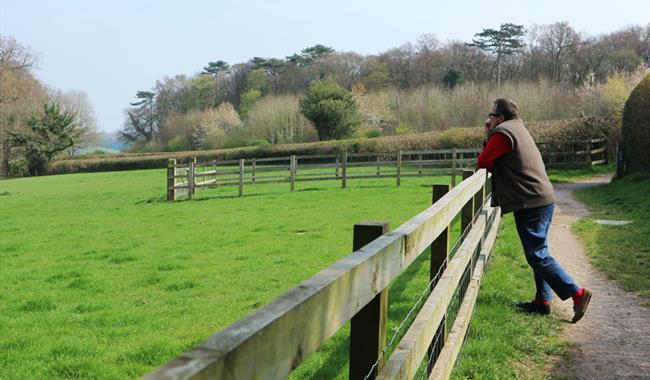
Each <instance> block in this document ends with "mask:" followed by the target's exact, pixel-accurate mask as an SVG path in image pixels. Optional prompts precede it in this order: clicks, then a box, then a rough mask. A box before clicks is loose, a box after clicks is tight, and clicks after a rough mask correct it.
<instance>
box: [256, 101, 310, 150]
mask: <svg viewBox="0 0 650 380" xmlns="http://www.w3.org/2000/svg"><path fill="white" fill-rule="evenodd" d="M299 107H300V100H299V99H298V97H297V96H295V95H283V96H265V97H264V98H262V99H261V100H260V101H258V102H257V103H255V105H253V107H252V108H251V110H250V111H249V113H248V119H247V120H246V123H245V124H246V126H245V127H244V128H245V130H246V132H247V133H248V135H249V136H251V137H252V138H253V139H260V138H262V139H265V140H266V141H267V143H268V144H291V143H300V142H308V141H316V140H317V134H316V130H315V129H314V127H313V126H312V125H311V123H310V122H309V120H307V119H306V118H305V117H304V116H303V115H302V114H301V113H300V110H299ZM247 145H248V144H247Z"/></svg>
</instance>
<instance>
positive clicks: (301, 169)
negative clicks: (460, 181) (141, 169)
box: [167, 149, 480, 201]
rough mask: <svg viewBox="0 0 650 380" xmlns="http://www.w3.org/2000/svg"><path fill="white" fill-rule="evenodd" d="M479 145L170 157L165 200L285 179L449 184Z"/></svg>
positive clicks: (470, 161) (471, 164)
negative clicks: (434, 179) (436, 179)
mask: <svg viewBox="0 0 650 380" xmlns="http://www.w3.org/2000/svg"><path fill="white" fill-rule="evenodd" d="M479 153H480V150H479V149H445V150H423V151H399V152H386V153H347V152H344V153H342V154H340V155H313V156H307V155H302V156H289V157H277V158H261V159H256V158H253V159H246V160H244V159H241V160H228V161H209V162H202V163H197V161H196V158H194V159H192V160H190V162H188V163H187V164H179V163H177V162H176V160H175V159H170V160H169V164H168V168H167V200H170V201H174V200H176V199H178V198H179V196H180V195H181V194H186V195H187V197H188V198H189V199H192V197H193V195H194V194H195V193H196V189H200V188H215V187H222V186H237V188H238V193H239V195H240V196H241V195H243V193H244V186H252V185H258V184H271V183H289V184H290V189H291V191H293V190H295V184H296V182H306V181H331V180H334V181H340V182H341V187H342V188H345V187H347V183H348V181H349V180H356V179H371V178H395V179H396V184H397V186H399V185H400V183H401V180H402V178H405V177H423V176H442V175H445V176H446V175H451V176H452V185H455V183H456V175H458V174H460V171H461V170H462V169H463V168H468V167H474V166H475V163H476V157H478V154H479Z"/></svg>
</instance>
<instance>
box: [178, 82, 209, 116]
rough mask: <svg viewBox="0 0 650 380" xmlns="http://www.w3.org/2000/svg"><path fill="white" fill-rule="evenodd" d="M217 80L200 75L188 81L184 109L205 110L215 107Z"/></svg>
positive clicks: (184, 95) (184, 96)
mask: <svg viewBox="0 0 650 380" xmlns="http://www.w3.org/2000/svg"><path fill="white" fill-rule="evenodd" d="M214 94H215V79H214V77H212V76H209V75H199V76H197V77H196V78H192V79H190V80H188V81H187V90H186V91H185V92H184V94H183V109H184V110H186V111H191V110H203V109H206V108H208V107H212V106H213V105H214Z"/></svg>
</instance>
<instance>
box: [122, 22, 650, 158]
mask: <svg viewBox="0 0 650 380" xmlns="http://www.w3.org/2000/svg"><path fill="white" fill-rule="evenodd" d="M649 38H650V25H648V26H645V27H641V26H630V27H626V28H624V29H621V30H618V31H614V32H611V33H607V34H603V35H598V36H591V35H585V34H582V33H579V32H577V31H576V30H574V29H573V28H572V27H571V26H570V25H569V24H568V23H566V22H558V23H554V24H551V25H534V26H531V27H529V28H524V27H523V26H522V25H516V24H502V25H501V26H500V27H499V28H498V29H484V30H483V31H480V32H477V33H476V35H475V38H474V39H473V40H472V41H449V42H441V41H439V40H438V39H437V38H436V36H435V35H433V34H426V35H423V36H420V38H418V39H417V41H416V42H415V43H410V42H409V43H406V44H404V45H402V46H399V47H395V48H392V49H389V50H387V51H385V52H383V53H380V54H376V55H366V56H364V55H360V54H357V53H354V52H339V51H337V50H336V49H335V48H334V47H329V46H324V45H314V46H311V47H306V48H305V49H303V50H301V51H300V52H296V53H295V54H293V55H291V56H287V57H253V58H251V59H250V60H249V61H247V62H242V63H228V62H226V61H224V60H219V57H215V61H211V62H208V63H207V64H205V65H204V66H203V67H202V69H201V66H199V67H197V73H196V74H195V75H193V76H187V75H183V74H179V75H176V76H173V77H164V78H161V79H160V80H158V81H157V82H156V83H155V84H154V86H153V87H152V88H151V89H148V90H143V91H139V92H138V93H137V95H136V99H135V101H134V102H132V103H130V105H131V107H130V108H129V109H127V110H126V121H125V125H124V129H123V131H122V137H123V138H124V140H125V141H127V142H128V143H130V144H131V149H132V150H135V151H157V150H172V151H177V150H194V149H214V148H221V147H234V146H243V145H267V144H277V143H295V142H307V141H314V140H317V139H319V137H321V139H322V137H323V136H328V135H327V134H324V135H323V134H322V133H319V132H317V131H316V130H315V129H314V123H313V120H309V119H308V118H306V117H305V116H306V114H305V112H301V99H303V98H304V96H305V95H307V94H308V93H309V91H310V89H312V88H313V86H314V85H315V84H316V83H319V82H323V81H327V82H328V83H327V86H329V87H331V82H334V84H336V85H337V86H339V87H341V88H342V89H344V90H345V91H348V92H350V93H351V94H352V96H353V98H354V101H355V103H356V105H357V111H358V115H359V119H358V122H357V123H352V125H351V127H350V128H349V130H348V131H347V133H346V134H345V136H346V137H349V136H359V137H375V136H379V135H390V134H403V133H410V132H418V131H428V130H436V129H446V128H449V127H454V126H472V125H480V123H481V122H482V120H483V118H484V116H485V115H483V113H484V112H485V109H486V107H488V105H489V102H490V100H491V99H493V98H494V97H495V96H497V95H498V96H509V97H512V98H514V99H515V100H517V101H518V102H519V103H520V108H522V110H523V113H524V115H525V116H526V117H527V118H528V119H532V120H547V119H558V118H565V117H574V116H579V115H586V116H592V115H593V116H598V115H609V116H611V115H612V113H617V112H618V113H620V109H621V107H622V102H624V100H625V98H626V97H627V95H628V94H629V92H630V91H631V89H632V88H633V86H634V85H635V84H636V83H637V82H638V80H640V78H641V77H642V73H643V72H644V71H645V69H646V68H647V67H648V64H649V63H650V51H649V50H650V48H649V46H650V40H649ZM335 98H336V97H335ZM336 99H338V98H336ZM336 101H338V100H336ZM303 108H304V107H303ZM303 111H304V110H303ZM341 137H343V136H341Z"/></svg>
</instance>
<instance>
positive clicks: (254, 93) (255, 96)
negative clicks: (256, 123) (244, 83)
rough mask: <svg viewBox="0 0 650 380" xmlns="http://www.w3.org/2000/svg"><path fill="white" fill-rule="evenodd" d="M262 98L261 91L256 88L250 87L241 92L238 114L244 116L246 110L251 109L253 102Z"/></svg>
mask: <svg viewBox="0 0 650 380" xmlns="http://www.w3.org/2000/svg"><path fill="white" fill-rule="evenodd" d="M261 98H262V91H261V90H257V89H250V90H248V91H246V92H244V93H243V94H241V101H240V103H239V115H240V116H241V117H242V119H243V118H246V116H247V115H248V111H250V110H251V108H252V107H253V104H255V102H257V101H258V100H260V99H261Z"/></svg>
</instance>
